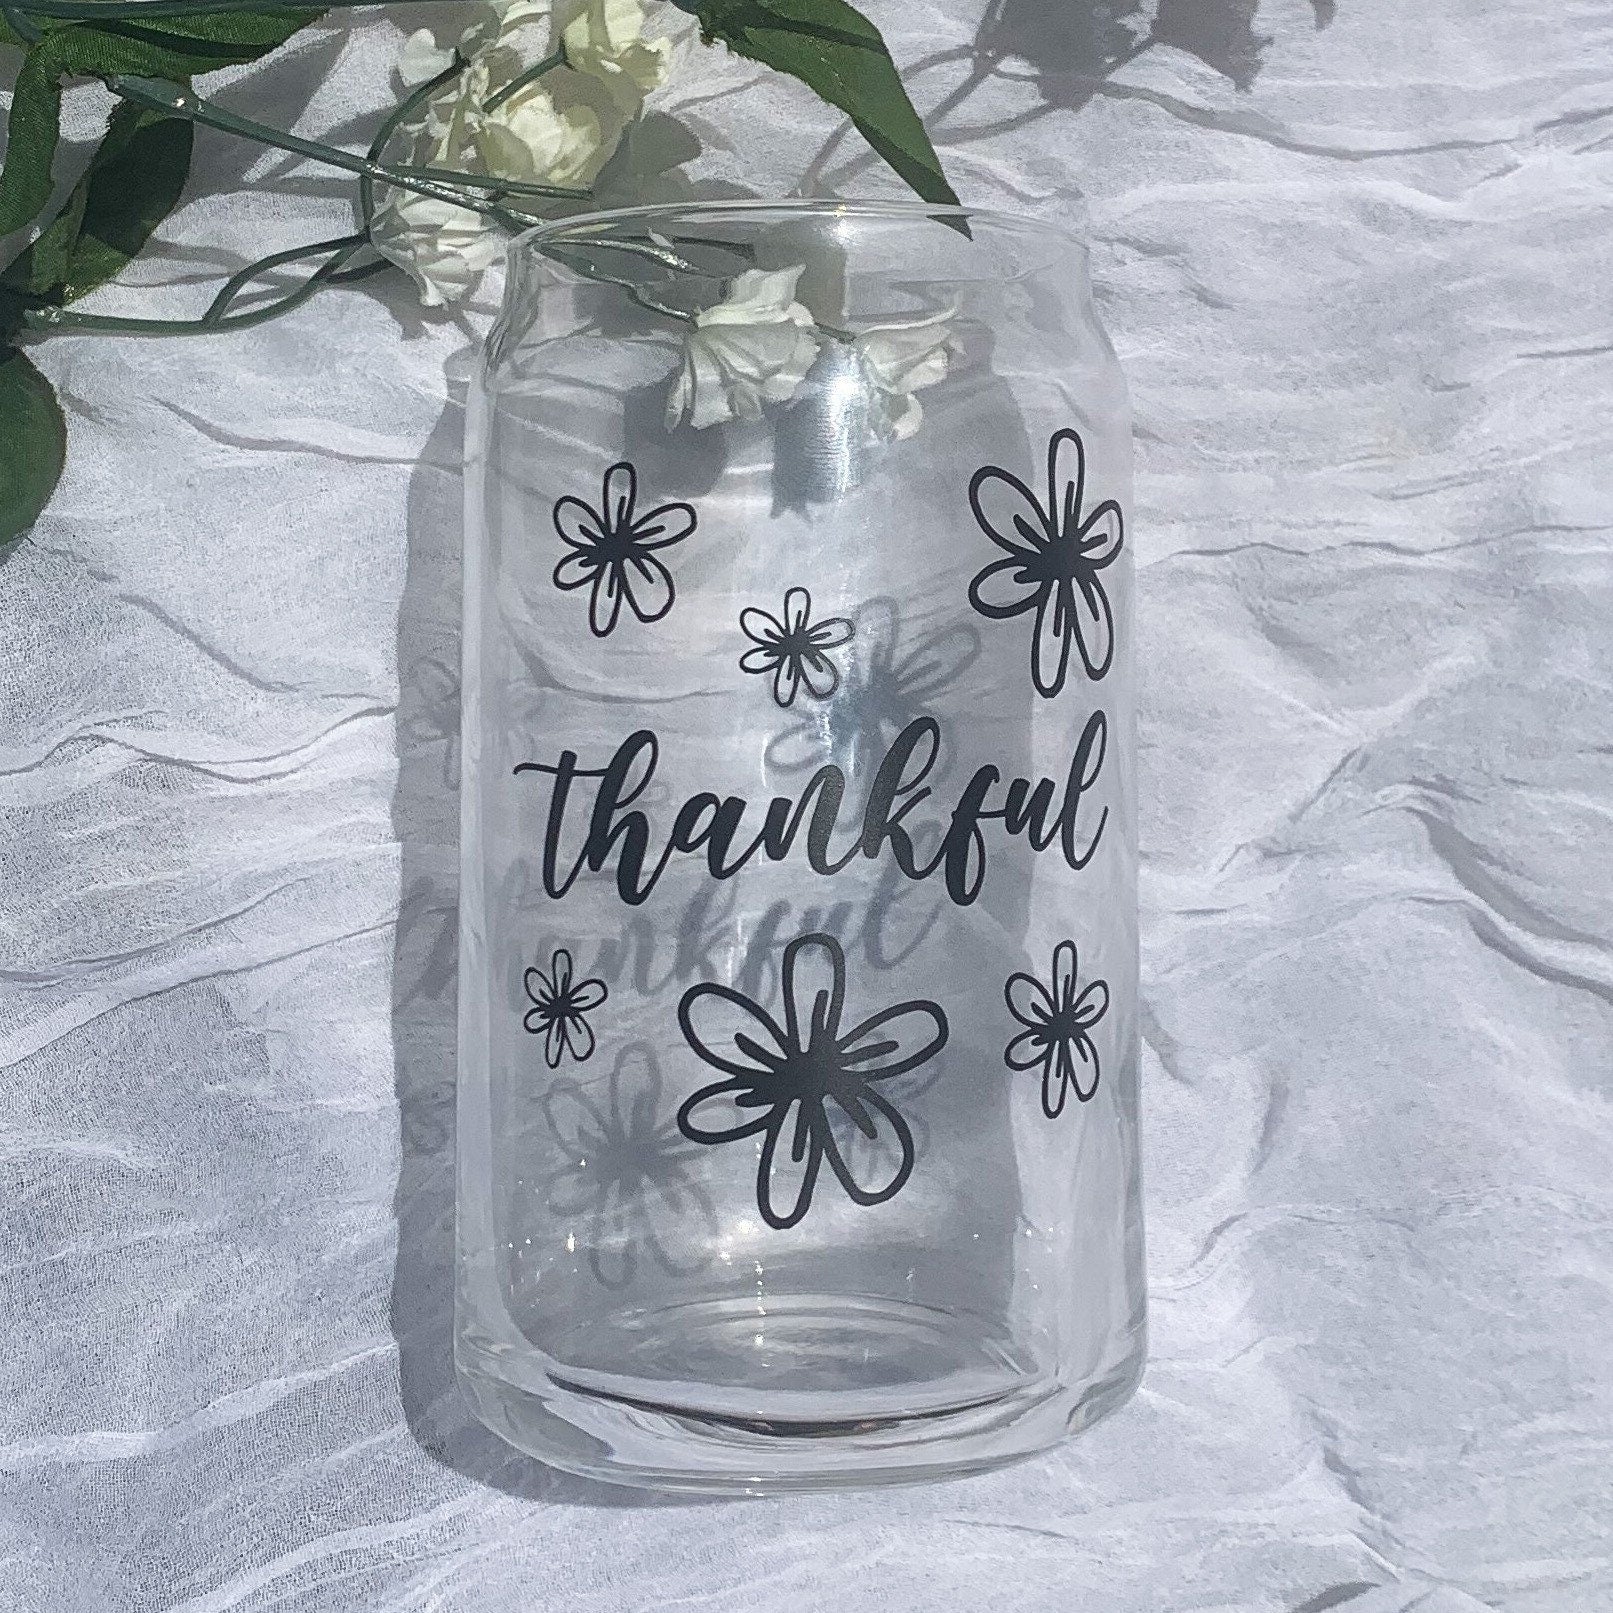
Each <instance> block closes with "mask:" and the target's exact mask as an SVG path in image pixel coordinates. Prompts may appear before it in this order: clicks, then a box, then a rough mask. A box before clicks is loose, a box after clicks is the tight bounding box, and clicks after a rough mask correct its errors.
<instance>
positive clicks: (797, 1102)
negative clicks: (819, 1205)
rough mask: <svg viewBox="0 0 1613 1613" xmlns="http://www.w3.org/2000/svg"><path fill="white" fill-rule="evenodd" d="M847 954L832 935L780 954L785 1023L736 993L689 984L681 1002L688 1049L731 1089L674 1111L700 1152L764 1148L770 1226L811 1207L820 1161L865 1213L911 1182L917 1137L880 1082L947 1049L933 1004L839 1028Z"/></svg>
mask: <svg viewBox="0 0 1613 1613" xmlns="http://www.w3.org/2000/svg"><path fill="white" fill-rule="evenodd" d="M845 1000H846V955H845V953H844V952H843V951H842V950H841V947H840V943H839V942H838V941H836V940H835V938H834V937H833V936H831V935H822V934H812V935H803V936H800V937H798V938H797V939H796V940H794V941H792V942H791V943H790V944H789V946H787V947H786V948H785V949H784V1024H783V1025H782V1026H781V1025H780V1024H779V1023H778V1021H777V1020H775V1019H774V1018H773V1016H772V1015H771V1014H769V1013H768V1012H767V1011H766V1009H764V1008H763V1007H762V1006H761V1005H760V1004H759V1003H756V1002H754V1001H752V1000H751V999H750V998H749V997H746V996H744V995H743V994H742V993H740V992H737V991H735V990H733V988H732V987H729V986H719V985H714V984H704V985H698V986H691V987H690V988H689V990H688V991H686V992H685V993H684V994H683V1000H682V1002H680V1003H679V1004H678V1023H679V1024H680V1025H681V1026H682V1027H683V1034H684V1036H685V1038H687V1040H688V1043H689V1045H690V1047H692V1048H693V1049H694V1050H695V1052H696V1053H697V1054H698V1055H699V1056H700V1057H701V1058H702V1059H704V1060H705V1062H706V1063H707V1064H709V1065H711V1066H712V1067H713V1068H714V1069H718V1070H721V1071H722V1072H723V1075H724V1077H725V1079H723V1080H721V1081H718V1082H715V1083H714V1084H713V1085H711V1086H706V1087H702V1088H701V1089H700V1090H699V1091H698V1092H696V1093H695V1094H694V1096H693V1097H691V1098H690V1099H689V1100H688V1101H687V1102H686V1103H685V1104H684V1105H683V1107H682V1108H681V1109H679V1110H678V1125H679V1127H680V1128H681V1129H682V1131H683V1134H684V1136H686V1137H688V1138H690V1139H692V1140H693V1141H694V1142H697V1143H728V1142H738V1141H739V1140H740V1139H742V1138H745V1137H759V1138H760V1139H761V1155H760V1162H759V1165H758V1169H757V1173H756V1204H757V1208H758V1209H759V1210H760V1211H761V1213H762V1219H763V1220H764V1221H766V1222H767V1224H768V1225H769V1226H771V1227H778V1228H784V1227H793V1226H794V1225H795V1224H796V1223H797V1222H798V1221H799V1220H800V1219H801V1218H802V1217H803V1216H804V1215H805V1214H806V1213H807V1210H808V1209H809V1208H810V1207H811V1204H812V1191H813V1188H814V1187H815V1186H816V1185H817V1180H818V1172H819V1170H820V1168H821V1167H822V1165H823V1162H824V1160H828V1162H829V1169H830V1170H831V1171H833V1172H834V1174H835V1176H836V1178H837V1179H838V1180H839V1182H840V1185H841V1187H843V1188H844V1189H845V1191H846V1193H847V1195H848V1196H849V1197H850V1198H851V1199H852V1201H853V1202H854V1203H857V1204H883V1203H884V1202H885V1200H886V1199H889V1198H893V1197H894V1196H895V1195H896V1194H897V1193H898V1192H900V1191H901V1188H902V1184H903V1183H904V1182H906V1181H907V1179H908V1177H909V1176H911V1175H912V1173H913V1152H914V1150H913V1132H912V1128H911V1127H910V1126H909V1125H908V1123H907V1121H906V1120H904V1119H903V1118H902V1116H901V1114H900V1113H899V1112H898V1111H897V1109H896V1107H895V1106H894V1105H893V1104H892V1103H891V1101H890V1100H889V1099H888V1098H886V1097H885V1096H884V1095H883V1094H882V1093H881V1092H880V1091H879V1090H878V1088H877V1086H876V1085H875V1083H877V1082H881V1081H888V1080H889V1079H890V1078H891V1077H892V1076H896V1075H902V1074H904V1073H905V1072H907V1071H908V1070H913V1069H917V1068H918V1066H919V1065H921V1064H923V1063H925V1062H926V1060H928V1059H931V1058H933V1057H934V1056H935V1055H936V1054H937V1053H939V1052H940V1051H941V1049H942V1048H943V1047H944V1046H945V1045H946V1039H947V1019H946V1015H945V1014H944V1013H943V1012H942V1011H941V1008H940V1006H939V1005H938V1004H936V1003H932V1002H907V1003H897V1004H896V1005H895V1006H894V1007H892V1008H887V1009H884V1010H883V1011H882V1012H880V1013H877V1014H874V1015H872V1016H871V1017H870V1018H868V1019H864V1020H860V1021H858V1022H857V1023H856V1024H855V1025H853V1026H852V1027H851V1029H850V1030H842V1029H841V1026H840V1020H841V1015H842V1013H843V1011H844V1008H845Z"/></svg>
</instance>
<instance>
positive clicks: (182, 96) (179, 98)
mask: <svg viewBox="0 0 1613 1613" xmlns="http://www.w3.org/2000/svg"><path fill="white" fill-rule="evenodd" d="M106 84H107V87H108V89H110V90H111V91H112V93H113V94H114V95H118V96H121V97H122V98H123V99H124V100H125V101H133V102H134V103H135V104H136V105H138V106H148V107H151V108H152V109H154V110H155V111H158V112H166V113H167V114H168V115H169V116H170V117H178V118H188V119H190V121H191V122H193V123H201V124H205V125H206V126H207V127H208V128H210V129H219V130H222V131H223V132H224V133H225V134H234V135H240V136H241V137H243V138H244V139H247V140H256V141H257V142H258V143H259V144H260V145H265V146H273V147H275V148H276V149H277V150H279V151H290V152H294V153H295V154H296V155H297V156H300V157H310V158H312V159H313V160H314V161H315V162H322V163H325V164H327V165H328V166H329V167H332V168H344V169H346V170H347V172H348V173H352V174H359V175H361V176H363V177H365V178H369V179H372V180H380V181H381V182H382V183H383V184H386V185H396V186H397V187H398V188H399V189H400V190H410V191H414V192H415V193H416V194H417V195H420V196H429V197H431V198H433V199H434V200H436V201H439V202H452V203H453V204H454V206H456V207H463V208H467V209H468V210H469V211H470V212H473V213H487V212H489V208H488V206H487V205H486V204H485V203H482V202H478V201H476V200H474V199H473V198H471V197H468V196H466V195H465V194H464V193H463V192H461V191H456V190H452V189H450V188H449V187H448V186H447V185H441V184H437V183H436V182H435V181H432V180H424V179H416V178H415V177H414V176H413V175H412V174H411V173H410V172H409V171H408V170H407V169H401V168H393V167H390V166H388V165H387V164H386V163H381V162H377V161H376V160H375V159H374V158H372V157H360V156H356V155H355V154H354V153H353V152H351V151H343V150H341V149H340V148H339V147H336V146H327V145H325V144H324V143H323V142H321V141H318V140H304V139H303V138H302V136H301V135H295V134H289V133H287V132H286V131H285V130H283V129H272V128H270V127H269V125H268V124H266V123H257V122H255V121H254V120H253V119H251V118H243V117H240V116H239V115H238V114H236V113H234V112H226V111H225V110H224V108H223V107H221V106H217V105H215V104H214V103H213V102H211V101H208V100H204V99H203V98H202V97H201V96H199V95H197V94H196V93H195V91H194V90H188V89H186V88H185V87H184V86H183V85H179V84H174V83H171V82H170V81H169V80H167V79H160V78H140V77H136V76H133V75H130V74H127V73H112V74H109V75H108V76H107V79H106Z"/></svg>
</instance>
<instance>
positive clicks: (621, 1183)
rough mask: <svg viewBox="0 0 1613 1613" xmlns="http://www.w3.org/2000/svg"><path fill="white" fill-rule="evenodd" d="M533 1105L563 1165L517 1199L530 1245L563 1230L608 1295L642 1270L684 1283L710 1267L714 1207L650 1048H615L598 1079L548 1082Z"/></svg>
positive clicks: (626, 1285) (630, 1045)
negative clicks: (699, 1179)
mask: <svg viewBox="0 0 1613 1613" xmlns="http://www.w3.org/2000/svg"><path fill="white" fill-rule="evenodd" d="M538 1107H539V1111H540V1113H541V1115H542V1120H543V1129H544V1131H545V1133H546V1134H547V1141H548V1144H549V1147H548V1152H549V1153H550V1154H551V1155H553V1154H554V1153H555V1152H556V1150H558V1152H559V1155H560V1156H561V1157H562V1159H563V1163H562V1164H560V1165H558V1166H556V1167H555V1168H554V1169H552V1170H551V1171H549V1172H548V1173H547V1175H546V1176H545V1177H544V1178H543V1179H542V1182H541V1184H540V1187H539V1191H538V1192H537V1193H536V1194H533V1195H531V1196H530V1197H529V1198H527V1199H526V1200H525V1205H526V1214H527V1217H528V1218H529V1219H530V1220H531V1221H532V1223H533V1225H532V1227H531V1228H530V1229H529V1230H531V1231H534V1232H536V1233H537V1234H538V1236H537V1237H536V1238H535V1239H534V1240H533V1241H534V1244H535V1245H537V1246H538V1247H546V1246H547V1244H548V1243H550V1242H551V1241H552V1240H553V1239H554V1237H555V1235H556V1233H557V1231H558V1230H559V1229H560V1228H562V1227H569V1228H570V1229H571V1235H572V1239H574V1240H575V1245H576V1248H577V1250H578V1252H579V1253H580V1255H581V1258H582V1262H583V1264H584V1265H585V1266H586V1268H587V1270H588V1272H589V1274H590V1275H591V1276H592V1278H593V1280H594V1281H595V1282H596V1283H598V1284H599V1286H600V1287H602V1288H607V1289H613V1290H620V1289H626V1288H630V1287H632V1286H633V1284H634V1283H635V1282H636V1281H637V1279H638V1277H639V1274H640V1272H641V1271H642V1270H643V1269H644V1268H646V1267H653V1268H654V1269H655V1270H657V1271H660V1272H662V1273H664V1274H665V1275H667V1276H669V1277H689V1276H693V1275H694V1274H695V1273H696V1272H699V1271H702V1270H704V1269H705V1267H706V1266H707V1265H709V1264H710V1262H711V1259H712V1255H711V1250H712V1248H713V1246H714V1245H715V1243H716V1240H717V1238H718V1235H719V1233H720V1231H721V1228H720V1227H719V1226H718V1223H717V1211H716V1208H715V1206H714V1205H713V1203H712V1201H711V1198H710V1196H709V1195H708V1194H707V1193H706V1192H705V1191H704V1190H703V1189H702V1188H701V1187H700V1186H699V1184H698V1182H697V1181H696V1178H695V1174H694V1165H695V1150H694V1149H693V1147H692V1146H691V1145H690V1144H689V1143H687V1142H686V1141H685V1139H684V1138H683V1137H682V1135H681V1134H680V1133H679V1131H678V1127H677V1123H676V1121H675V1120H674V1119H673V1117H672V1112H671V1109H670V1107H669V1106H668V1104H667V1102H666V1101H665V1092H664V1084H663V1082H662V1078H661V1066H660V1061H659V1060H658V1059H657V1058H656V1055H655V1050H654V1049H653V1048H652V1047H651V1046H650V1045H649V1043H647V1042H629V1043H628V1044H627V1045H626V1046H624V1047H623V1048H622V1049H621V1051H620V1052H619V1053H618V1054H617V1056H616V1062H615V1064H614V1066H613V1067H612V1069H611V1072H610V1074H609V1076H608V1077H606V1079H605V1080H604V1082H603V1083H601V1082H599V1081H598V1080H595V1081H592V1082H589V1083H586V1084H585V1083H584V1082H582V1081H578V1080H574V1079H572V1078H570V1077H562V1078H560V1079H558V1080H555V1081H552V1082H550V1083H549V1085H548V1087H547V1089H546V1090H545V1091H544V1093H543V1095H542V1096H541V1097H540V1098H539V1100H538ZM522 1230H523V1229H522V1227H521V1225H520V1220H519V1217H518V1219H517V1223H516V1233H517V1234H519V1233H520V1232H521V1231H522ZM516 1241H517V1242H518V1243H519V1242H520V1238H519V1236H517V1240H516ZM570 1245H571V1239H568V1244H567V1246H568V1247H570Z"/></svg>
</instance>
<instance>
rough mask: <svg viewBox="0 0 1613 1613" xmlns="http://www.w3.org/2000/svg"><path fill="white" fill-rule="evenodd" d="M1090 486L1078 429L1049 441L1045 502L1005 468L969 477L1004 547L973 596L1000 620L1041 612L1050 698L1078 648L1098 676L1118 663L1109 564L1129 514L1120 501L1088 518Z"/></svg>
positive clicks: (1041, 688) (1037, 634)
mask: <svg viewBox="0 0 1613 1613" xmlns="http://www.w3.org/2000/svg"><path fill="white" fill-rule="evenodd" d="M1085 492H1086V445H1085V444H1084V443H1083V442H1082V440H1081V435H1080V433H1079V432H1077V431H1072V430H1070V429H1069V428H1068V427H1066V428H1065V429H1063V430H1060V431H1055V432H1054V433H1053V435H1052V437H1051V439H1050V440H1049V442H1048V445H1047V503H1046V504H1045V505H1044V504H1043V503H1042V502H1041V501H1040V500H1039V499H1038V498H1037V497H1036V495H1035V494H1034V493H1033V492H1032V491H1031V490H1030V488H1029V487H1027V486H1026V485H1025V483H1024V482H1022V481H1021V480H1020V479H1019V478H1018V477H1017V476H1015V475H1014V474H1013V473H1012V472H1010V471H1006V470H1002V469H1000V468H999V467H998V466H996V465H985V466H982V467H981V469H979V470H977V471H976V472H975V474H974V477H973V478H972V479H971V481H970V483H969V504H970V507H971V508H972V509H973V511H974V516H975V520H976V521H977V522H979V524H980V530H981V531H982V532H984V533H985V534H986V536H987V537H988V538H990V539H991V541H992V542H993V543H995V544H996V545H997V547H998V548H999V549H1002V550H1003V551H1004V556H1003V558H1002V559H1000V560H994V561H992V563H991V564H990V565H988V566H986V567H985V568H984V569H983V570H982V571H980V572H979V573H977V575H976V576H975V578H974V580H973V581H972V582H971V583H970V584H969V599H970V602H971V603H972V604H973V605H974V608H975V609H976V610H977V611H979V612H980V614H981V615H982V616H989V617H992V618H994V619H996V620H999V621H1001V620H1006V619H1008V618H1010V617H1014V616H1020V615H1023V614H1024V613H1025V612H1027V611H1034V612H1035V613H1036V621H1035V629H1034V633H1033V636H1032V639H1031V681H1032V683H1034V684H1035V685H1036V691H1037V693H1038V694H1040V695H1042V696H1044V697H1045V698H1047V699H1052V698H1053V696H1054V695H1056V694H1058V693H1059V692H1060V690H1062V689H1063V687H1064V683H1065V679H1066V677H1067V675H1068V673H1069V669H1070V650H1071V647H1072V646H1073V647H1074V648H1075V650H1076V652H1077V653H1078V654H1079V655H1080V657H1081V664H1082V666H1083V667H1084V668H1085V669H1086V675H1087V677H1088V678H1090V679H1092V680H1094V681H1096V680H1097V679H1099V678H1101V677H1103V676H1104V674H1105V673H1107V672H1108V670H1109V667H1110V665H1111V663H1112V662H1113V660H1114V650H1115V627H1114V611H1113V609H1112V608H1111V606H1110V604H1109V596H1108V594H1107V592H1105V590H1104V585H1103V571H1104V568H1105V567H1107V566H1109V565H1110V564H1112V563H1113V561H1114V559H1115V557H1116V556H1117V555H1118V554H1119V553H1120V549H1121V545H1122V543H1123V542H1124V521H1123V518H1122V516H1121V513H1120V506H1119V505H1118V504H1117V503H1116V502H1115V501H1114V500H1113V499H1106V500H1105V501H1104V502H1103V503H1102V504H1100V505H1098V507H1097V508H1096V509H1095V510H1093V511H1092V512H1091V513H1090V514H1085V515H1084V514H1083V513H1082V504H1083V500H1084V497H1085Z"/></svg>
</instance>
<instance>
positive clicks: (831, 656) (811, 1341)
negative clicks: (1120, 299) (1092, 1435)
mask: <svg viewBox="0 0 1613 1613" xmlns="http://www.w3.org/2000/svg"><path fill="white" fill-rule="evenodd" d="M1130 462H1131V448H1130V426H1129V420H1128V414H1127V405H1126V397H1125V389H1124V383H1123V381H1122V379H1121V375H1120V371H1119V368H1118V366H1117V364H1116V361H1115V357H1114V353H1113V351H1112V349H1111V348H1110V346H1109V343H1108V341H1107V340H1106V338H1105V336H1104V334H1103V332H1102V330H1101V329H1100V327H1099V325H1098V322H1097V319H1096V317H1095V315H1094V312H1093V306H1092V296H1091V290H1090V286H1089V281H1088V273H1087V254H1086V251H1085V248H1084V247H1083V245H1082V244H1081V242H1080V240H1079V239H1077V238H1076V237H1074V236H1072V235H1070V234H1067V233H1065V232H1064V231H1062V230H1060V229H1056V228H1052V227H1049V226H1047V225H1044V224H1041V223H1037V222H1034V221H1030V220H1026V219H1019V218H1013V217H1007V216H1002V215H995V214H989V213H983V212H977V211H974V210H963V209H942V208H931V207H926V206H922V205H911V206H884V205H875V204H853V203H840V202H804V203H791V204H771V203H769V204H761V203H742V204H723V205H709V206H680V207H666V208H651V209H634V210H630V211H623V212H615V213H600V214H591V215H587V216H581V217H573V218H570V219H567V220H564V221H561V222H557V223H552V224H547V225H544V226H542V227H541V228H539V229H537V230H534V231H532V232H530V233H529V234H527V235H526V236H524V237H522V238H521V239H520V240H519V241H518V242H517V243H516V244H515V246H514V247H513V249H512V252H511V257H510V270H509V275H508V280H507V290H506V294H505V301H504V306H503V311H502V314H501V316H500V318H499V320H498V322H497V324H496V326H495V328H494V329H493V331H492V333H491V335H490V336H489V338H488V341H487V345H486V351H485V356H484V361H483V364H482V367H481V371H480V375H479V378H478V382H477V385H476V387H475V390H474V393H473V397H472V401H471V410H470V420H469V427H468V458H467V486H468V509H467V531H466V555H465V618H464V713H463V723H464V727H463V735H464V747H463V757H464V765H463V835H462V858H463V866H462V890H461V912H460V932H461V947H460V1028H459V1098H458V1114H459V1129H458V1139H459V1140H458V1148H459V1193H458V1256H457V1259H458V1270H457V1305H456V1362H457V1367H458V1373H459V1377H460V1381H461V1384H462V1386H463V1387H464V1389H465V1391H466V1393H467V1394H468V1396H469V1398H470V1400H471V1402H472V1403H473V1405H474V1406H475V1408H476V1410H477V1413H478V1415H479V1416H480V1417H481V1418H482V1419H483V1420H484V1421H485V1422H487V1423H488V1424H489V1425H490V1426H491V1427H492V1428H494V1429H495V1430H497V1431H498V1432H499V1433H500V1434H502V1435H503V1436H504V1437H505V1438H506V1439H508V1440H510V1441H511V1442H512V1443H513V1444H515V1445H517V1446H519V1447H520V1448H522V1449H523V1450H526V1451H529V1452H532V1453H534V1454H536V1455H537V1456H539V1457H541V1458H543V1459H544V1460H545V1461H547V1462H549V1463H552V1464H553V1465H555V1466H557V1467H560V1468H563V1469H567V1470H570V1471H573V1472H577V1473H581V1474H586V1475H589V1476H592V1477H596V1478H600V1479H606V1480H616V1481H620V1482H624V1483H629V1484H639V1485H649V1486H657V1487H669V1488H676V1489H689V1490H707V1491H740V1492H756V1491H766V1490H772V1489H790V1488H813V1487H820V1486H829V1485H836V1484H846V1483H869V1482H887V1481H895V1480H901V1479H911V1478H922V1477H937V1476H947V1475H955V1474H960V1473H966V1472H971V1471H976V1470H980V1469H985V1468H989V1467H993V1466H996V1465H998V1464H1000V1463H1003V1462H1006V1461H1009V1460H1012V1459H1014V1458H1017V1457H1020V1456H1024V1455H1026V1454H1028V1453H1031V1452H1033V1451H1037V1450H1041V1449H1044V1448H1046V1447H1048V1446H1050V1445H1052V1444H1054V1443H1055V1442H1057V1441H1058V1440H1060V1439H1062V1438H1064V1437H1065V1436H1066V1435H1068V1434H1070V1433H1071V1432H1072V1431H1075V1430H1078V1429H1080V1428H1082V1427H1084V1426H1085V1425H1087V1424H1088V1423H1090V1422H1091V1421H1093V1420H1094V1419H1095V1418H1097V1417H1099V1416H1101V1415H1102V1414H1103V1413H1105V1412H1106V1411H1109V1410H1110V1409H1112V1408H1113V1407H1115V1406H1117V1405H1119V1404H1120V1403H1121V1402H1122V1401H1124V1400H1125V1399H1126V1397H1127V1396H1128V1395H1129V1394H1130V1392H1131V1391H1132V1389H1133V1388H1134V1387H1135V1385H1136V1383H1137V1381H1138V1378H1139V1376H1140V1374H1141V1370H1142V1362H1143V1356H1144V1348H1145V1333H1144V1285H1143V1256H1142V1223H1141V1210H1140V1194H1139V1175H1138V1154H1137V1037H1138V1031H1137V906H1136V833H1135V799H1134V793H1135V785H1134V778H1135V742H1134V737H1133V735H1134V712H1133V691H1134V678H1133V665H1132V592H1133V581H1132V550H1131V542H1130V533H1129V531H1128V530H1127V528H1128V514H1127V512H1128V508H1129V498H1130Z"/></svg>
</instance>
